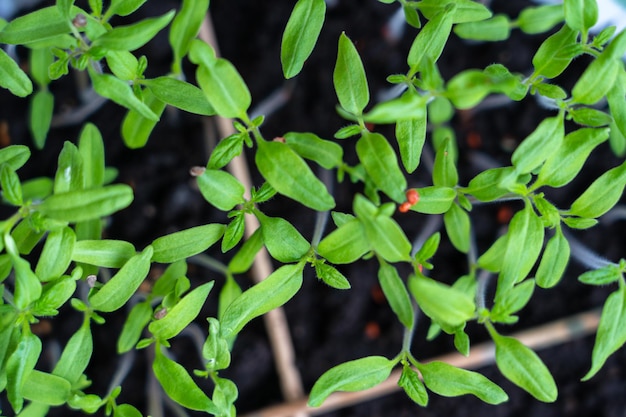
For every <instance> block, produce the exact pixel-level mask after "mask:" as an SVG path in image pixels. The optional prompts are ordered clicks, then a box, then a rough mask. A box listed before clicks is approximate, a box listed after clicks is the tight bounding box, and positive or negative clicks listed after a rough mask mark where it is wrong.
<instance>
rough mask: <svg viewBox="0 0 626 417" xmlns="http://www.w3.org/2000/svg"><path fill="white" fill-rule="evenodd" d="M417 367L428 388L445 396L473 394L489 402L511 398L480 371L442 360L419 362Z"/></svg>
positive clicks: (493, 402) (498, 401) (495, 402)
mask: <svg viewBox="0 0 626 417" xmlns="http://www.w3.org/2000/svg"><path fill="white" fill-rule="evenodd" d="M417 369H419V371H420V372H421V374H422V377H423V378H424V383H425V384H426V386H427V387H428V389H430V390H431V391H433V392H435V393H437V394H439V395H443V396H444V397H458V396H460V395H465V394H472V395H475V396H476V397H478V398H480V399H481V400H483V401H484V402H486V403H487V404H500V403H503V402H505V401H507V400H508V399H509V397H508V395H506V393H505V392H504V391H503V390H502V388H500V387H499V386H497V385H496V384H494V383H493V382H492V381H490V380H489V379H488V378H486V377H485V376H483V375H481V374H479V373H478V372H473V371H468V370H466V369H460V368H457V367H456V366H452V365H449V364H447V363H445V362H440V361H434V362H429V363H425V364H419V365H418V366H417Z"/></svg>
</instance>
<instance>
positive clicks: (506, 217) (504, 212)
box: [497, 206, 513, 224]
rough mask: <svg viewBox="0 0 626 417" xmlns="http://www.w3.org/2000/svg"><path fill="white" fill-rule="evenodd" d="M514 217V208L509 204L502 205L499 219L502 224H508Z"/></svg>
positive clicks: (499, 210) (498, 215)
mask: <svg viewBox="0 0 626 417" xmlns="http://www.w3.org/2000/svg"><path fill="white" fill-rule="evenodd" d="M512 217H513V210H511V207H509V206H502V207H500V208H499V209H498V214H497V219H498V223H500V224H507V223H508V222H509V221H511V218H512Z"/></svg>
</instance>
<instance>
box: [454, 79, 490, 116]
mask: <svg viewBox="0 0 626 417" xmlns="http://www.w3.org/2000/svg"><path fill="white" fill-rule="evenodd" d="M489 93H491V80H490V77H489V76H488V75H487V74H485V73H484V72H483V71H480V70H475V69H469V70H465V71H461V72H460V73H458V74H456V75H455V76H454V77H452V79H450V81H449V82H448V85H447V91H446V97H448V98H449V99H450V101H451V102H452V103H453V104H454V106H455V107H456V108H458V109H462V110H463V109H470V108H472V107H474V106H476V105H477V104H478V103H480V102H481V101H482V100H483V99H484V98H485V97H487V95H489Z"/></svg>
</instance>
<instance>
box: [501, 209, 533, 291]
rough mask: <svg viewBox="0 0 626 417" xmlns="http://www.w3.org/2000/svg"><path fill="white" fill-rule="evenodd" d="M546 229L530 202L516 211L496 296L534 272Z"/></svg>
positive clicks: (509, 232)
mask: <svg viewBox="0 0 626 417" xmlns="http://www.w3.org/2000/svg"><path fill="white" fill-rule="evenodd" d="M544 232H545V230H544V227H543V223H542V222H541V219H540V218H539V217H538V216H537V215H536V214H535V212H534V210H533V208H532V206H531V205H530V204H526V206H524V208H523V209H522V210H520V211H518V212H517V213H515V215H514V216H513V218H512V219H511V223H510V224H509V231H508V232H507V236H508V238H507V244H506V252H505V253H504V258H503V259H502V270H501V271H500V275H499V276H498V288H497V290H496V299H498V298H499V297H500V295H501V294H504V293H505V292H506V291H508V290H509V289H510V288H512V287H513V286H514V285H515V284H516V283H518V282H520V281H522V280H523V279H524V278H526V276H527V275H528V274H529V273H530V271H531V270H532V268H533V266H534V265H535V262H536V261H537V258H538V257H539V254H540V253H541V249H542V247H543V237H544Z"/></svg>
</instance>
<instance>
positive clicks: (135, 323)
mask: <svg viewBox="0 0 626 417" xmlns="http://www.w3.org/2000/svg"><path fill="white" fill-rule="evenodd" d="M151 318H152V306H151V305H150V302H149V301H143V302H141V303H137V304H135V305H134V306H133V308H132V309H131V310H130V313H129V314H128V318H127V319H126V321H124V326H123V327H122V332H121V333H120V336H119V338H118V339H117V353H126V352H128V351H129V350H131V349H132V348H133V347H134V346H135V345H136V344H137V342H138V341H139V338H141V333H142V332H143V329H144V327H146V325H147V324H148V323H149V322H150V319H151Z"/></svg>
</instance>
